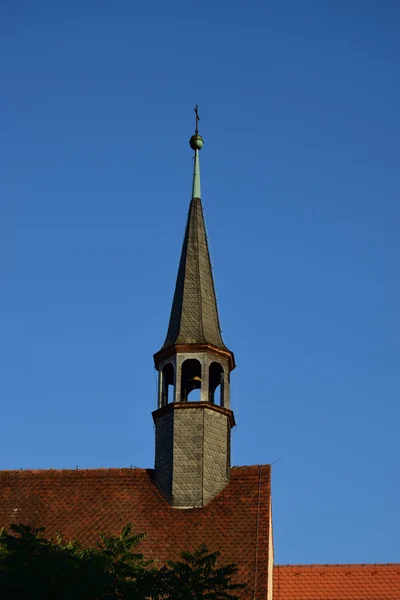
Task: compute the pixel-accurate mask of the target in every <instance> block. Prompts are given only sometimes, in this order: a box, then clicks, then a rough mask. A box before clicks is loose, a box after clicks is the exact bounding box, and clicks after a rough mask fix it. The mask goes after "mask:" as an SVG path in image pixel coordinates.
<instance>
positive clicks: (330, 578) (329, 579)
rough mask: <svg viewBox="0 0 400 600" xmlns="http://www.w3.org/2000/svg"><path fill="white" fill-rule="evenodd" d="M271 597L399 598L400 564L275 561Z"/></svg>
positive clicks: (290, 599) (296, 599) (299, 599)
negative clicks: (283, 563)
mask: <svg viewBox="0 0 400 600" xmlns="http://www.w3.org/2000/svg"><path fill="white" fill-rule="evenodd" d="M273 598H274V600H399V599H400V564H387V565H283V566H280V565H277V566H275V567H274V596H273Z"/></svg>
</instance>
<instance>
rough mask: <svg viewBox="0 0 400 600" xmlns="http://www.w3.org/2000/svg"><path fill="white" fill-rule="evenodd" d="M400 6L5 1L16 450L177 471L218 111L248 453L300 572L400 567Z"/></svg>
mask: <svg viewBox="0 0 400 600" xmlns="http://www.w3.org/2000/svg"><path fill="white" fill-rule="evenodd" d="M399 29H400V4H399V2H398V1H397V0H374V1H372V0H353V1H351V2H349V1H348V0H336V1H334V2H323V1H320V0H315V1H312V0H302V1H301V2H299V1H298V0H291V1H290V0H283V1H281V2H272V1H250V2H244V1H240V2H239V1H237V0H233V1H229V2H228V1H227V0H222V1H220V2H219V1H212V0H203V1H202V2H197V3H196V2H188V1H187V0H186V1H183V0H182V1H181V0H172V2H161V1H160V0H155V1H153V2H133V1H128V0H121V1H119V2H106V1H99V0H97V1H95V0H92V1H89V0H86V1H79V2H78V1H77V0H73V1H69V2H49V1H47V2H45V1H44V0H36V1H35V2H32V1H31V0H29V1H28V0H21V1H19V2H14V1H12V0H3V2H2V3H1V8H0V53H1V56H2V60H1V63H2V65H1V88H2V93H1V97H0V127H1V157H0V165H1V166H0V170H1V174H0V193H1V215H0V216H1V232H0V246H1V279H0V288H1V289H0V319H1V335H0V365H1V366H0V371H1V376H0V395H1V424H2V434H1V436H0V466H1V468H4V469H19V468H43V469H44V468H75V467H76V466H77V465H79V467H80V468H87V467H111V466H113V467H117V466H129V465H136V466H140V467H151V466H152V465H153V453H154V439H153V438H154V436H153V426H152V419H151V411H152V410H153V408H154V406H155V391H156V386H155V374H154V372H153V362H152V354H153V353H154V352H155V351H157V350H158V349H159V348H160V346H161V344H162V342H163V340H164V336H165V333H166V328H167V324H168V318H169V311H170V306H171V300H172V294H173V288H174V284H175V277H176V272H177V267H178V260H179V253H180V247H181V243H182V236H183V229H184V224H185V219H186V214H187V208H188V203H189V200H190V189H191V166H192V159H191V154H192V153H191V150H190V148H189V146H188V139H189V137H190V135H191V134H192V132H193V115H194V113H193V106H194V105H195V104H196V103H198V104H199V105H200V115H201V123H200V124H201V133H202V135H203V137H204V139H205V146H204V150H203V151H202V155H201V159H202V191H203V199H204V206H205V215H206V219H207V226H208V232H209V235H210V239H211V250H212V259H213V264H214V267H215V276H216V287H217V294H218V297H219V307H220V313H221V322H222V327H223V333H224V337H225V341H226V343H227V344H228V345H229V347H230V348H232V349H233V350H234V352H235V354H236V359H237V364H238V368H237V370H236V371H235V372H234V373H233V375H232V382H233V385H232V389H233V408H234V409H235V411H236V418H237V428H236V430H235V431H234V433H233V464H240V465H243V464H254V463H269V462H274V461H276V460H277V459H279V458H281V459H282V460H280V461H279V462H277V463H276V464H275V466H274V467H273V509H274V538H275V548H276V560H277V562H279V563H301V562H303V563H308V562H316V563H318V562H322V563H325V562H396V561H400V545H399V539H400V514H399V496H400V482H399V474H400V467H399V459H400V452H399V421H400V409H399V398H400V381H399V372H400V369H399V366H400V365H399V357H400V321H399V306H400V284H399V261H400V236H399V227H400V209H399V198H400V182H399V140H400V111H399V106H400V66H399V65H400V36H399Z"/></svg>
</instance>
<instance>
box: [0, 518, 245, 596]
mask: <svg viewBox="0 0 400 600" xmlns="http://www.w3.org/2000/svg"><path fill="white" fill-rule="evenodd" d="M144 537H145V535H144V534H133V533H132V527H131V525H130V524H128V525H126V526H125V527H124V528H123V530H122V533H121V534H120V535H119V536H109V535H105V534H101V535H100V538H99V542H98V544H97V545H96V546H95V547H92V548H83V547H82V546H81V545H80V544H79V543H78V542H77V541H73V542H69V543H65V542H64V541H63V540H62V538H61V537H57V538H56V540H55V541H52V540H48V539H46V538H45V537H44V530H43V529H42V528H38V529H35V528H32V527H29V526H27V525H12V526H11V527H10V530H9V531H8V532H7V531H5V530H4V529H3V530H1V531H0V598H1V599H2V600H39V599H40V600H131V599H132V600H186V599H187V600H189V599H190V600H200V599H207V600H236V599H237V598H238V596H236V595H235V593H236V592H237V591H238V590H240V589H242V588H243V587H244V586H243V585H240V584H237V583H236V584H234V583H232V577H233V575H235V574H236V571H237V569H236V567H235V566H234V565H227V566H222V567H219V566H217V561H218V558H219V553H218V552H214V553H211V554H210V553H208V550H207V548H206V546H204V545H203V546H201V547H200V548H199V549H198V550H197V551H196V552H193V553H190V552H182V555H181V557H182V561H181V562H169V563H168V565H167V566H166V567H163V568H162V569H161V570H159V569H157V568H156V567H155V564H154V562H153V561H151V560H146V559H145V558H144V556H143V554H141V553H140V552H138V549H137V546H138V545H139V544H140V542H141V541H142V540H143V539H144ZM231 592H235V593H233V594H232V593H231Z"/></svg>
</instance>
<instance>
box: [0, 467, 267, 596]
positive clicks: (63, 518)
mask: <svg viewBox="0 0 400 600" xmlns="http://www.w3.org/2000/svg"><path fill="white" fill-rule="evenodd" d="M153 474H154V473H153V471H152V470H145V469H94V470H76V471H67V470H66V471H56V470H54V471H53V470H48V471H0V527H9V525H10V524H11V523H13V522H14V523H25V524H30V525H32V526H36V527H39V526H43V527H45V533H46V535H47V536H48V537H53V536H55V535H56V533H57V532H59V533H61V535H62V536H63V538H64V539H65V540H70V539H73V538H76V539H78V540H79V541H80V542H81V543H83V544H86V545H89V544H92V543H95V542H96V541H97V539H98V534H99V533H101V532H104V533H110V534H111V533H113V534H117V533H120V532H121V530H122V527H123V526H124V525H126V523H128V522H131V523H132V525H133V528H134V531H135V532H137V533H141V532H144V533H146V534H147V539H145V540H144V541H143V542H142V543H141V546H140V548H141V551H142V552H143V553H144V554H145V556H148V557H151V558H157V559H158V560H159V563H160V564H165V562H166V561H167V560H174V559H177V558H179V555H180V552H181V551H182V550H194V549H196V548H197V547H198V546H199V545H200V544H201V543H203V542H205V543H206V544H207V546H208V548H209V550H210V551H215V550H219V551H220V552H221V560H222V561H223V562H224V563H230V562H234V563H236V565H237V566H238V568H239V575H238V579H239V580H240V581H243V582H246V583H247V586H248V587H247V589H246V590H245V591H244V593H243V594H242V597H243V598H244V599H248V600H250V599H251V600H253V599H254V598H257V599H258V598H264V599H265V598H266V597H267V581H268V541H269V539H268V538H269V511H270V466H269V465H260V466H259V465H257V466H251V467H234V468H232V469H231V480H230V482H229V484H228V485H227V486H226V488H225V489H224V490H223V491H222V492H221V493H220V494H218V495H217V496H216V497H215V498H214V500H212V501H211V502H210V503H209V504H208V505H206V506H205V507H203V508H192V509H186V510H180V509H174V508H171V507H170V506H169V504H168V503H167V502H166V501H165V500H164V499H163V497H162V496H161V494H160V493H159V491H158V489H157V488H156V487H155V485H154V484H153Z"/></svg>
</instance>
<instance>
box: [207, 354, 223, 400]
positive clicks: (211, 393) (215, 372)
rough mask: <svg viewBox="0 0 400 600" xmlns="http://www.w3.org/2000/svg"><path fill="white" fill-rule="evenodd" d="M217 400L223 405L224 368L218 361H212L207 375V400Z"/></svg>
mask: <svg viewBox="0 0 400 600" xmlns="http://www.w3.org/2000/svg"><path fill="white" fill-rule="evenodd" d="M218 388H219V394H218V391H217V390H218ZM216 392H217V393H216ZM218 396H219V398H218ZM218 400H219V404H220V405H221V406H224V368H223V367H222V365H220V364H219V363H217V362H212V363H211V364H210V371H209V376H208V401H209V402H211V403H212V404H215V403H216V401H217V402H218Z"/></svg>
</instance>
